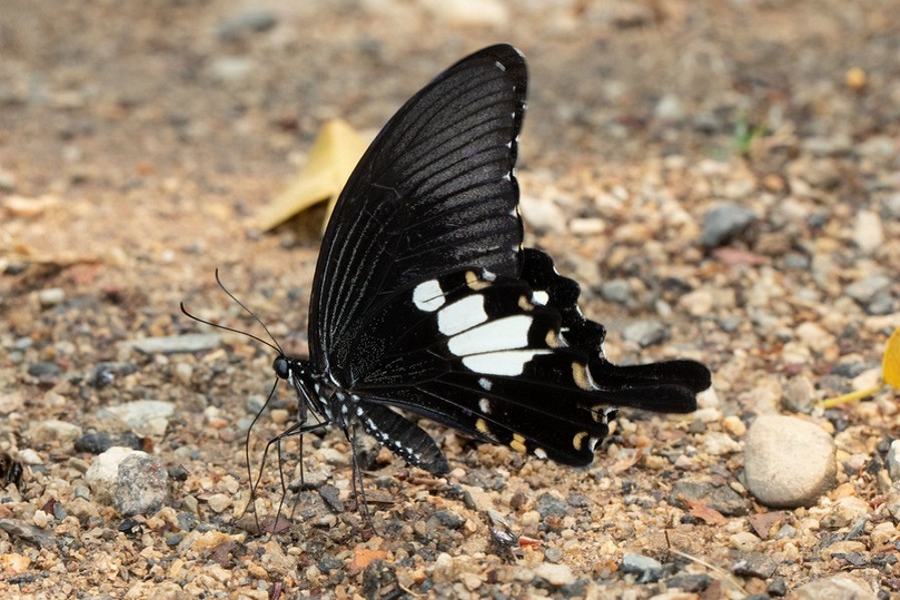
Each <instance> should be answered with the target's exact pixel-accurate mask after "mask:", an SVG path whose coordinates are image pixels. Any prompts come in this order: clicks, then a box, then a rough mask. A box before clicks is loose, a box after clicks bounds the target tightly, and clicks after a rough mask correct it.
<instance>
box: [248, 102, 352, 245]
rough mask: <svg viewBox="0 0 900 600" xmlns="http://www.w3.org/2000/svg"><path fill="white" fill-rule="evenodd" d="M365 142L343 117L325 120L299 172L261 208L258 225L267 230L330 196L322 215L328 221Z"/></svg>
mask: <svg viewBox="0 0 900 600" xmlns="http://www.w3.org/2000/svg"><path fill="white" fill-rule="evenodd" d="M367 146H368V143H367V142H366V141H365V140H364V139H363V138H362V137H361V136H360V135H359V134H358V133H357V132H356V130H355V129H353V128H352V127H351V126H350V125H348V124H347V123H346V122H345V121H342V120H340V119H332V120H331V121H328V122H327V123H325V124H324V125H323V126H322V129H321V131H320V132H319V136H318V137H317V138H316V141H315V143H314V144H313V147H312V150H310V152H309V158H308V159H307V161H306V164H305V165H303V168H301V169H300V173H298V174H297V177H296V178H295V179H294V181H293V182H292V183H291V184H290V185H289V186H288V187H287V189H286V190H284V191H283V192H281V193H280V194H279V195H278V196H277V197H276V198H275V199H274V200H273V201H272V202H271V203H269V204H268V205H267V206H265V207H264V208H263V210H262V211H261V212H260V215H259V221H258V224H259V227H260V229H262V230H263V231H268V230H270V229H272V228H274V227H277V226H278V225H280V224H282V223H284V222H285V221H287V220H288V219H290V218H291V217H293V216H294V215H296V214H299V213H301V212H303V211H304V210H306V209H307V208H309V207H310V206H312V205H314V204H317V203H319V202H322V201H324V200H330V202H329V205H328V212H327V215H326V217H325V223H326V224H327V223H328V218H329V217H330V216H331V211H332V209H333V208H334V203H335V202H336V201H337V197H338V195H339V194H340V193H341V190H342V189H343V188H344V184H345V183H346V182H347V179H349V177H350V174H351V173H352V172H353V169H354V168H355V167H356V163H358V162H359V159H360V158H361V157H362V155H363V153H364V152H365V151H366V147H367Z"/></svg>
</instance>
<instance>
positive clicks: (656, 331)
mask: <svg viewBox="0 0 900 600" xmlns="http://www.w3.org/2000/svg"><path fill="white" fill-rule="evenodd" d="M668 337H669V330H668V329H667V328H666V326H665V325H664V324H663V323H661V322H660V321H656V320H654V319H645V320H642V321H635V322H633V323H631V324H629V325H628V326H626V327H625V329H624V330H623V331H622V338H623V339H624V340H625V341H628V342H634V343H636V344H638V345H640V346H641V347H642V348H646V347H648V346H653V345H654V344H660V343H662V342H664V341H666V339H668Z"/></svg>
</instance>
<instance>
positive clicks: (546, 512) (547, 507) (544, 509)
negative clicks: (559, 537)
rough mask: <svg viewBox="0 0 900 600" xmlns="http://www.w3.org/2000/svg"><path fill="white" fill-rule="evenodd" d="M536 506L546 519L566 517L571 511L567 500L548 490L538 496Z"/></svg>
mask: <svg viewBox="0 0 900 600" xmlns="http://www.w3.org/2000/svg"><path fill="white" fill-rule="evenodd" d="M536 508H537V511H538V512H539V513H540V514H541V517H543V518H545V519H546V518H547V517H564V516H566V514H568V512H569V508H568V506H567V505H566V503H565V501H563V500H560V499H559V498H557V497H556V496H554V495H553V494H549V493H546V492H545V493H543V494H541V495H540V496H538V499H537V507H536Z"/></svg>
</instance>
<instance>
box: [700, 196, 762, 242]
mask: <svg viewBox="0 0 900 600" xmlns="http://www.w3.org/2000/svg"><path fill="white" fill-rule="evenodd" d="M755 219H756V214H755V213H754V212H753V210H752V209H750V208H748V207H746V206H741V205H740V204H733V203H723V204H719V205H718V206H714V207H713V208H711V209H709V210H708V211H706V214H704V215H703V232H702V234H701V238H700V243H701V244H702V245H703V246H704V247H705V248H715V247H717V246H722V245H724V244H727V243H728V242H729V241H730V240H731V239H732V238H734V237H735V236H737V235H738V234H739V233H741V232H742V231H744V229H746V228H747V227H748V226H749V225H750V224H751V223H752V222H753V221H754V220H755Z"/></svg>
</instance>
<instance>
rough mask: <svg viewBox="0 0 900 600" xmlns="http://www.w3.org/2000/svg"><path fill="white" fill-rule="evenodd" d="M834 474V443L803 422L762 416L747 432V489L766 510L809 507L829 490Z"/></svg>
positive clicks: (835, 464) (824, 433)
mask: <svg viewBox="0 0 900 600" xmlns="http://www.w3.org/2000/svg"><path fill="white" fill-rule="evenodd" d="M836 472H837V462H836V460H835V447H834V440H832V438H831V436H830V435H828V433H826V432H825V431H823V430H822V429H821V428H820V427H817V426H816V425H814V424H812V423H810V422H808V421H803V420H801V419H798V418H795V417H785V416H780V415H763V416H761V417H758V418H757V419H756V420H755V421H754V422H753V424H752V425H751V426H750V429H749V430H748V431H747V439H746V442H745V444H744V475H745V478H746V483H747V489H748V490H749V491H750V493H751V494H753V496H754V497H756V499H757V500H759V501H760V502H761V503H762V504H765V505H766V506H771V507H774V508H795V507H797V506H812V505H813V504H815V503H816V501H817V500H818V498H819V496H821V495H822V494H823V493H824V492H826V491H827V490H829V489H830V488H831V487H833V486H834V483H835V474H836Z"/></svg>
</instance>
